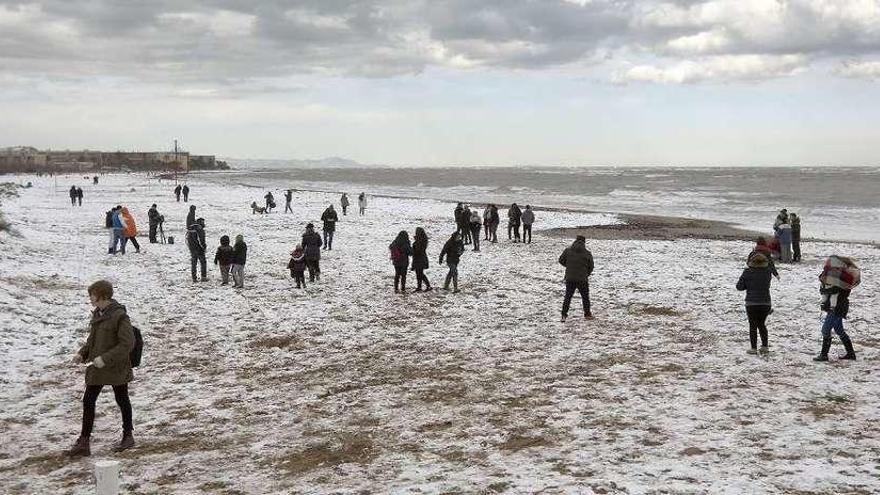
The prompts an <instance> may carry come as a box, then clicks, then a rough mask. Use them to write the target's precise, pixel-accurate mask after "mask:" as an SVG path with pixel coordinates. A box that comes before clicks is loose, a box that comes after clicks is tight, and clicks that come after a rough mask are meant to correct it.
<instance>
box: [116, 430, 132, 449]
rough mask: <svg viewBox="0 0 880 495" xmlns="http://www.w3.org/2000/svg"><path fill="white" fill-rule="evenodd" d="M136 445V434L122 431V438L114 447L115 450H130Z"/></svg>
mask: <svg viewBox="0 0 880 495" xmlns="http://www.w3.org/2000/svg"><path fill="white" fill-rule="evenodd" d="M132 447H134V436H133V435H132V434H131V432H130V431H125V432H122V440H120V441H119V443H118V444H117V445H116V446H115V447H113V452H122V451H123V450H128V449H130V448H132Z"/></svg>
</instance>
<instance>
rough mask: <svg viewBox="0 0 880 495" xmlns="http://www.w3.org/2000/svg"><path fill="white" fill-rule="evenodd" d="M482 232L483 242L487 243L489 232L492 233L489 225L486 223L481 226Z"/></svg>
mask: <svg viewBox="0 0 880 495" xmlns="http://www.w3.org/2000/svg"><path fill="white" fill-rule="evenodd" d="M483 231H484V232H483V235H484V237H483V240H484V241H488V240H489V232H491V231H492V226H491V225H490V224H489V222H486V223H484V224H483Z"/></svg>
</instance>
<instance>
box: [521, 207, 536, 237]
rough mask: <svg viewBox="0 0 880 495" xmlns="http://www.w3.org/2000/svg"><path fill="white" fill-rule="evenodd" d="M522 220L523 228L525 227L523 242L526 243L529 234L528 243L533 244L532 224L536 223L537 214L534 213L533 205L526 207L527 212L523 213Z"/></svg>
mask: <svg viewBox="0 0 880 495" xmlns="http://www.w3.org/2000/svg"><path fill="white" fill-rule="evenodd" d="M520 218H521V219H522V227H523V232H522V241H523V242H526V234H528V236H529V241H528V243H529V244H531V243H532V224H533V223H535V212H534V211H532V206H531V205H526V209H525V211H523V212H522V216H521V217H520Z"/></svg>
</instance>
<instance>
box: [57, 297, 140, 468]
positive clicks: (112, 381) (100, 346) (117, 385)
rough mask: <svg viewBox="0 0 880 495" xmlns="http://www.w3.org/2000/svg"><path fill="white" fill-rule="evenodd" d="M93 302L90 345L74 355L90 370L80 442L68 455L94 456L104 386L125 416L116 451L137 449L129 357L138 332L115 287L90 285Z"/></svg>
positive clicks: (84, 396) (67, 452)
mask: <svg viewBox="0 0 880 495" xmlns="http://www.w3.org/2000/svg"><path fill="white" fill-rule="evenodd" d="M89 300H90V301H91V303H92V305H93V306H94V307H95V311H94V312H93V313H92V321H91V324H90V325H89V337H88V339H87V340H86V343H85V345H84V346H82V348H80V350H79V351H78V352H77V353H76V354H75V355H74V357H73V361H74V362H75V363H89V364H88V367H87V368H86V390H85V393H84V394H83V417H82V431H81V433H80V436H79V438H78V439H77V441H76V443H74V444H73V447H71V448H70V449H69V450H67V451H65V453H66V454H67V455H68V456H71V457H79V456H88V455H90V454H91V449H90V445H89V444H90V438H91V435H92V427H93V425H94V423H95V403H96V402H97V401H98V395H100V393H101V389H102V388H104V385H110V386H111V387H113V395H114V396H115V397H116V404H117V405H118V406H119V410H120V411H121V413H122V440H121V441H120V442H119V444H118V445H117V446H116V447H115V448H114V450H115V451H117V452H118V451H122V450H126V449H130V448H131V447H134V437H133V436H132V430H133V427H132V413H131V401H130V400H129V397H128V383H129V382H130V381H132V379H134V375H133V374H132V371H131V361H130V360H129V355H130V353H131V350H132V349H133V348H134V330H132V327H131V321H129V319H128V314H127V313H126V311H125V306H123V305H121V304H119V303H118V302H116V300H115V299H113V285H112V284H110V282H107V281H105V280H99V281H98V282H95V283H94V284H92V285H91V286H89Z"/></svg>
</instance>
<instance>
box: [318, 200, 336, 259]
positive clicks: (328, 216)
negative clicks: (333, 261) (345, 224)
mask: <svg viewBox="0 0 880 495" xmlns="http://www.w3.org/2000/svg"><path fill="white" fill-rule="evenodd" d="M321 221H322V222H324V228H323V230H324V249H326V250H328V251H330V250H332V249H333V234H334V233H335V232H336V222H338V221H339V215H337V214H336V210H334V209H333V205H332V204H331V205H330V206H328V207H327V209H326V210H324V213H323V214H322V215H321Z"/></svg>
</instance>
